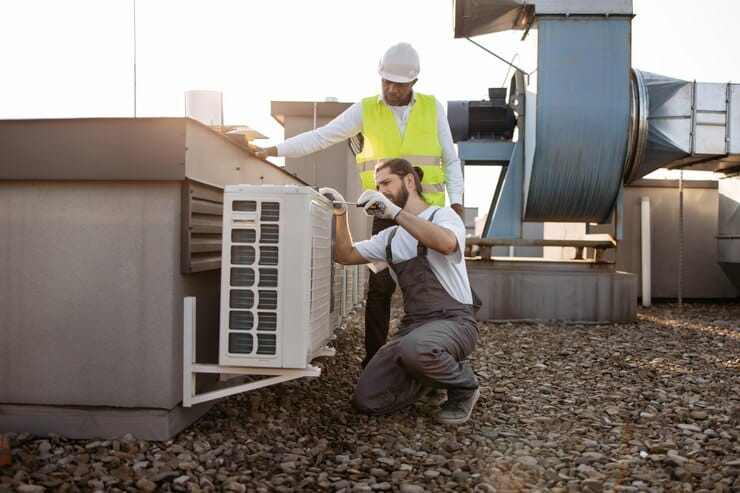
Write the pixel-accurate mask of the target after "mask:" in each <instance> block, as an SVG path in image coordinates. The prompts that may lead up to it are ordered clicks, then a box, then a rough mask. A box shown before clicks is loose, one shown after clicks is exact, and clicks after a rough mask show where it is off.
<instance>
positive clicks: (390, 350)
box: [352, 315, 478, 414]
mask: <svg viewBox="0 0 740 493" xmlns="http://www.w3.org/2000/svg"><path fill="white" fill-rule="evenodd" d="M477 341H478V328H477V326H476V323H475V320H474V319H473V318H472V317H468V316H460V315H456V316H452V317H449V318H443V319H435V320H431V321H428V322H426V323H423V324H421V325H419V326H417V327H415V328H414V329H412V330H403V329H400V330H399V333H398V334H397V335H396V336H395V337H394V338H393V339H391V340H390V341H388V342H387V343H386V344H385V345H384V346H383V347H381V348H380V350H379V351H378V352H377V353H376V354H375V356H374V357H373V359H372V360H370V362H369V363H368V365H367V366H366V367H365V369H364V370H363V372H362V374H361V375H360V379H359V381H358V382H357V386H356V387H355V391H354V393H353V395H352V405H353V406H354V407H355V409H357V410H358V411H360V412H363V413H366V414H386V413H390V412H392V411H395V410H397V409H400V408H402V407H405V406H408V405H409V404H411V403H413V402H414V401H415V400H416V399H417V398H418V397H419V395H420V394H421V392H422V390H423V389H424V387H440V388H445V389H447V397H448V399H450V400H461V399H465V398H467V397H469V396H470V394H472V392H474V391H475V389H476V388H478V380H477V379H476V377H475V375H474V374H473V371H472V370H471V369H470V366H468V364H467V363H465V362H464V361H463V360H464V359H465V358H466V357H467V356H468V355H469V354H470V353H471V352H472V351H473V349H474V348H475V345H476V343H477Z"/></svg>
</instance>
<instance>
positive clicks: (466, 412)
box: [437, 388, 480, 425]
mask: <svg viewBox="0 0 740 493" xmlns="http://www.w3.org/2000/svg"><path fill="white" fill-rule="evenodd" d="M478 397H480V388H477V389H475V392H473V394H472V395H471V396H470V397H468V398H467V399H463V400H461V401H451V400H449V399H447V401H446V402H445V403H444V404H443V405H442V407H441V408H440V410H439V412H438V413H437V422H438V423H442V424H445V425H459V424H462V423H464V422H466V421H467V420H469V419H470V415H471V413H472V412H473V408H474V407H475V403H476V402H478Z"/></svg>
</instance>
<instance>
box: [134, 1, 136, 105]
mask: <svg viewBox="0 0 740 493" xmlns="http://www.w3.org/2000/svg"><path fill="white" fill-rule="evenodd" d="M133 2H134V19H133V20H134V118H136V0H133Z"/></svg>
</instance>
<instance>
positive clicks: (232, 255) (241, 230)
mask: <svg viewBox="0 0 740 493" xmlns="http://www.w3.org/2000/svg"><path fill="white" fill-rule="evenodd" d="M333 219H334V216H333V214H332V210H331V204H330V203H329V201H328V200H326V199H325V198H324V197H323V196H322V195H321V194H319V193H318V192H316V191H315V190H313V189H311V188H309V187H299V186H276V185H233V186H227V187H226V189H225V191H224V220H223V255H222V264H221V316H220V329H219V332H220V337H219V339H220V342H219V363H220V364H221V365H231V366H249V367H262V368H307V367H309V363H310V361H311V360H312V359H314V358H315V357H317V356H321V355H324V354H327V351H326V343H327V341H329V340H330V339H332V338H333V330H334V328H335V325H336V321H333V320H332V306H331V305H332V300H331V296H332V293H331V290H332V266H333V265H334V262H333V259H332V245H331V242H332V222H333Z"/></svg>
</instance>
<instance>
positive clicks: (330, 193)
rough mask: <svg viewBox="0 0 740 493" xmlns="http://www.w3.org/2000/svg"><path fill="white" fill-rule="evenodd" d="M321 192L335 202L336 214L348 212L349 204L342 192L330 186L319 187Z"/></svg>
mask: <svg viewBox="0 0 740 493" xmlns="http://www.w3.org/2000/svg"><path fill="white" fill-rule="evenodd" d="M319 193H320V194H321V195H323V196H324V197H326V198H327V199H329V200H331V201H332V202H334V215H335V216H341V215H342V214H346V213H347V204H346V203H345V202H346V201H345V200H344V197H342V194H341V193H339V192H337V191H336V190H334V189H333V188H329V187H322V188H319Z"/></svg>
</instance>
